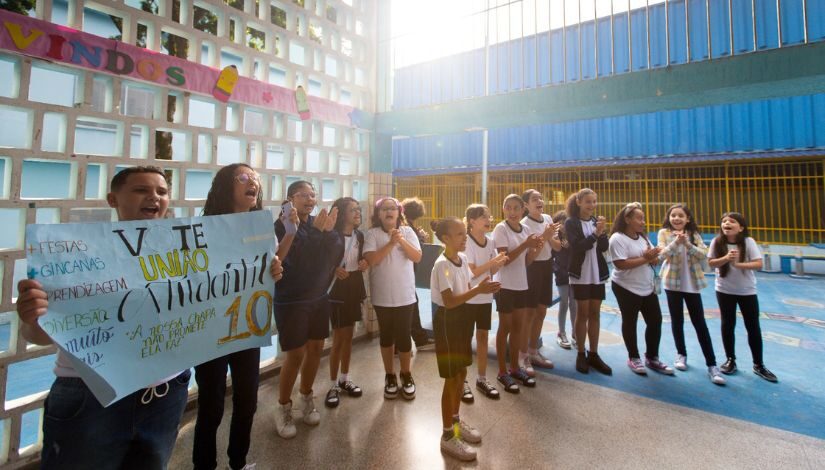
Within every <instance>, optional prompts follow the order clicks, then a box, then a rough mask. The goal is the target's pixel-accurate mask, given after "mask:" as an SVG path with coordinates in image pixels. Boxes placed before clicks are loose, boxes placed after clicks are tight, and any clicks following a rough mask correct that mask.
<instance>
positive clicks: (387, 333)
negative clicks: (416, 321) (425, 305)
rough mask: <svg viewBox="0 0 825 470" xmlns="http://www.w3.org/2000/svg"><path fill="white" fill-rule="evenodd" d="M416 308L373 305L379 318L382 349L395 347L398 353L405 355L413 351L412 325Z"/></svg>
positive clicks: (413, 305) (411, 306) (411, 305)
mask: <svg viewBox="0 0 825 470" xmlns="http://www.w3.org/2000/svg"><path fill="white" fill-rule="evenodd" d="M415 306H416V304H410V305H405V306H403V307H379V306H377V305H373V307H374V308H375V315H376V316H377V317H378V331H379V342H380V344H381V347H382V348H388V347H390V346H392V345H395V348H396V349H397V350H398V352H402V353H405V352H410V351H411V350H412V341H411V340H410V324H411V323H412V315H413V313H414V312H415Z"/></svg>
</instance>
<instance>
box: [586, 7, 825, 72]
mask: <svg viewBox="0 0 825 470" xmlns="http://www.w3.org/2000/svg"><path fill="white" fill-rule="evenodd" d="M823 1H825V0H823ZM597 25H598V31H596V34H597V42H598V45H599V47H598V51H597V52H596V56H597V58H598V61H599V76H600V77H606V76H608V75H611V74H612V73H613V66H612V60H613V59H612V57H611V55H612V49H611V46H612V41H611V40H610V18H599V20H598V22H597Z"/></svg>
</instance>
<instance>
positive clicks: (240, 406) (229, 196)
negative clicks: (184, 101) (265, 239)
mask: <svg viewBox="0 0 825 470" xmlns="http://www.w3.org/2000/svg"><path fill="white" fill-rule="evenodd" d="M261 201H262V195H261V178H260V177H259V176H258V173H256V172H255V170H253V169H252V168H251V167H250V166H249V165H246V164H243V163H234V164H232V165H228V166H225V167H223V168H221V170H220V171H218V173H217V174H216V175H215V179H214V180H212V187H211V188H210V189H209V194H208V195H207V196H206V204H204V207H203V215H222V214H234V213H239V212H249V211H258V210H261ZM277 246H278V243H277V240H276V242H275V247H276V249H277ZM282 272H283V269H282V268H281V266H280V261H279V260H278V258H277V257H275V259H274V260H273V264H272V266H271V273H272V274H273V276H275V280H276V281H277V280H278V279H280V277H281V273H282ZM260 362H261V349H260V348H251V349H247V350H244V351H238V352H234V353H232V354H228V355H226V356H223V357H219V358H217V359H213V360H211V361H208V362H204V363H203V364H200V365H198V366H195V381H196V382H197V383H198V419H197V421H196V422H195V442H194V446H193V449H192V463H193V464H194V467H195V469H196V470H198V469H208V470H212V469H214V468H216V467H217V449H216V444H215V437H216V434H217V431H218V426H219V425H220V424H221V419H222V418H223V407H224V399H225V397H226V372H227V369H229V370H230V371H231V373H232V423H231V424H230V427H229V448H228V449H227V451H226V452H227V455H228V456H229V466H230V467H231V468H232V469H241V468H244V466H246V454H247V452H249V441H250V434H251V432H252V420H253V418H254V416H255V410H256V409H257V407H258V374H259V370H260Z"/></svg>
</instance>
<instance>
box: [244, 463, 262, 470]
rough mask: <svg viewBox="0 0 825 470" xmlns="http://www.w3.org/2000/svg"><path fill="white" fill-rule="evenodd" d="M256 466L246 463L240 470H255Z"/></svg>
mask: <svg viewBox="0 0 825 470" xmlns="http://www.w3.org/2000/svg"><path fill="white" fill-rule="evenodd" d="M257 466H258V464H254V463H248V464H246V465H244V466H243V468H242V469H241V470H255V467H257Z"/></svg>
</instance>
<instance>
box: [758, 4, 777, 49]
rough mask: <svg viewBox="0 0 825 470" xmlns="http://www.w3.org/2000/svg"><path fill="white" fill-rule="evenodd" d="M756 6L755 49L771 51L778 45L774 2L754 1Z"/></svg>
mask: <svg viewBox="0 0 825 470" xmlns="http://www.w3.org/2000/svg"><path fill="white" fill-rule="evenodd" d="M754 1H755V4H756V48H757V49H760V50H761V49H772V48H774V47H776V46H777V45H778V44H779V41H778V39H777V38H778V36H779V30H778V28H777V26H776V25H777V23H776V0H754Z"/></svg>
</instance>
